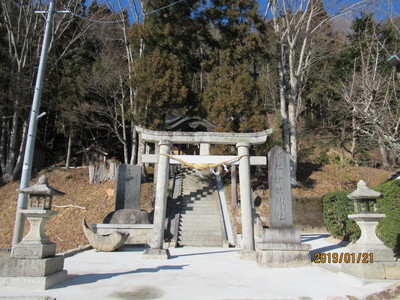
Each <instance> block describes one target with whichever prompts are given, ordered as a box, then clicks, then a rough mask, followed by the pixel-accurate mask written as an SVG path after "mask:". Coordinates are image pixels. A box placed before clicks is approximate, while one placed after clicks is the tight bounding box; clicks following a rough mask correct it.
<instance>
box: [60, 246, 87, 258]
mask: <svg viewBox="0 0 400 300" xmlns="http://www.w3.org/2000/svg"><path fill="white" fill-rule="evenodd" d="M91 249H93V247H92V246H91V245H90V244H87V245H83V246H79V247H78V248H75V249H70V250H67V251H65V252H62V253H58V255H63V256H64V257H70V256H74V255H75V254H78V253H81V252H84V251H87V250H91Z"/></svg>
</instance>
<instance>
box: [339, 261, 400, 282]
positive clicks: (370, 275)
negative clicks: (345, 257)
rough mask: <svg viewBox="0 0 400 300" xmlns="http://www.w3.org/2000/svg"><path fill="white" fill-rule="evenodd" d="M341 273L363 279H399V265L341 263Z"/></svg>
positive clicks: (396, 263) (387, 263)
mask: <svg viewBox="0 0 400 300" xmlns="http://www.w3.org/2000/svg"><path fill="white" fill-rule="evenodd" d="M341 267H342V272H343V273H346V274H349V275H352V276H356V277H360V278H364V279H387V280H399V279H400V263H398V262H373V263H365V264H363V263H358V264H357V263H342V264H341Z"/></svg>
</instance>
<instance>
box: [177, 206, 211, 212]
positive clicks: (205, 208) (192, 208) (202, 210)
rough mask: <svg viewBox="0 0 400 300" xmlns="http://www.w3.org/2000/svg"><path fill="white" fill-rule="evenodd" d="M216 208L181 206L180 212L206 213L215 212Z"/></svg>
mask: <svg viewBox="0 0 400 300" xmlns="http://www.w3.org/2000/svg"><path fill="white" fill-rule="evenodd" d="M217 209H218V207H217V206H200V207H199V206H192V207H190V206H183V207H181V210H183V211H201V212H207V211H217Z"/></svg>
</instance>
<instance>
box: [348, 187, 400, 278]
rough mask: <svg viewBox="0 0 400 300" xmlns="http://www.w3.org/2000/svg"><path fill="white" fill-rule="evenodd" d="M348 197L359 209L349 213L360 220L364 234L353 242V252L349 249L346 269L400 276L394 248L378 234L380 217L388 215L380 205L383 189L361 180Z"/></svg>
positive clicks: (363, 274)
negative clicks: (376, 188)
mask: <svg viewBox="0 0 400 300" xmlns="http://www.w3.org/2000/svg"><path fill="white" fill-rule="evenodd" d="M347 197H348V198H349V199H351V200H353V201H354V212H355V213H354V214H351V215H349V219H353V220H354V221H356V223H357V225H358V226H359V227H360V229H361V236H360V238H359V239H358V240H357V242H356V243H355V244H351V245H349V248H350V253H345V256H344V258H343V260H342V263H341V267H342V271H343V272H344V273H347V274H350V275H353V276H357V277H362V278H365V279H392V280H394V279H400V263H398V262H395V261H394V255H393V251H392V249H390V248H388V247H386V246H385V245H384V243H383V242H382V241H381V240H380V239H379V238H378V237H377V235H376V226H377V225H378V223H379V220H381V219H383V218H385V217H386V215H385V214H380V213H379V212H378V208H377V206H376V199H377V198H379V197H381V193H379V192H376V191H374V190H371V189H370V188H368V186H367V184H366V183H365V182H364V181H363V180H360V182H359V183H358V184H357V190H355V191H354V192H352V193H351V194H349V195H348V196H347ZM371 209H373V211H371Z"/></svg>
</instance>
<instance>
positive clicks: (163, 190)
mask: <svg viewBox="0 0 400 300" xmlns="http://www.w3.org/2000/svg"><path fill="white" fill-rule="evenodd" d="M159 145H160V155H159V159H158V168H157V169H158V172H157V186H156V202H155V210H154V224H153V236H152V240H151V248H149V249H146V250H145V251H144V252H143V255H142V257H143V258H155V259H168V258H169V256H170V255H169V250H168V249H163V243H164V230H165V228H164V227H165V215H166V210H167V190H168V176H169V160H170V158H169V157H168V156H166V155H162V154H167V155H169V154H170V151H171V146H172V142H170V141H161V142H160V143H159Z"/></svg>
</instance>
